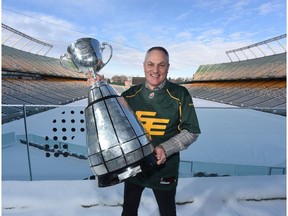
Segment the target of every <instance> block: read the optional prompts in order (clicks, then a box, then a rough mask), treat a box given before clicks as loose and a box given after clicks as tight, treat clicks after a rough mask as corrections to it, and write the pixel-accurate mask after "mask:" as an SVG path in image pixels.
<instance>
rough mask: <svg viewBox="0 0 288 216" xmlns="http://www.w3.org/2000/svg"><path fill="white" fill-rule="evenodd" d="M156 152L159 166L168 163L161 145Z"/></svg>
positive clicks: (156, 148)
mask: <svg viewBox="0 0 288 216" xmlns="http://www.w3.org/2000/svg"><path fill="white" fill-rule="evenodd" d="M154 152H155V155H156V158H157V164H158V165H161V164H164V163H165V162H166V152H165V149H164V148H163V147H162V146H161V145H159V146H156V147H155V149H154Z"/></svg>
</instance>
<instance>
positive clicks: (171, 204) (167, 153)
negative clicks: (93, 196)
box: [122, 47, 200, 216]
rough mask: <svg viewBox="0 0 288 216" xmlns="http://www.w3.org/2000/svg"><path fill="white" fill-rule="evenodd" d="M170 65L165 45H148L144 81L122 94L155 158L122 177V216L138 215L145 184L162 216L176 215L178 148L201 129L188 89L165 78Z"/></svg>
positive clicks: (193, 137) (190, 141) (196, 135)
mask: <svg viewBox="0 0 288 216" xmlns="http://www.w3.org/2000/svg"><path fill="white" fill-rule="evenodd" d="M169 66H170V64H169V54H168V52H167V50H166V49H165V48H163V47H152V48H150V49H149V50H148V51H147V53H146V57H145V61H144V72H145V78H146V82H145V83H144V84H140V85H136V86H132V87H131V88H130V89H128V90H127V91H125V92H123V94H122V96H123V97H124V98H125V99H126V100H127V102H128V104H129V105H130V107H131V108H132V110H133V111H134V112H135V114H136V115H137V117H138V118H139V120H140V121H141V122H142V124H143V126H144V127H145V129H146V130H147V132H148V133H149V134H150V136H151V139H152V144H153V146H154V148H155V149H154V152H155V155H156V158H157V165H155V166H154V167H153V168H152V169H149V170H147V171H143V172H141V173H139V174H138V175H137V176H135V177H132V178H129V179H128V180H126V181H125V183H124V203H123V212H122V216H132V215H133V216H134V215H137V212H138V207H139V203H140V199H141V194H142V192H143V190H144V189H145V187H148V188H151V189H152V190H153V193H154V195H155V198H156V201H157V204H158V207H159V211H160V215H161V216H170V215H171V216H175V215H176V205H175V196H176V186H177V183H178V169H179V161H180V158H179V151H181V150H183V149H186V148H187V147H188V146H189V145H190V144H192V143H193V142H194V141H196V139H197V137H198V135H199V134H200V129H199V124H198V120H197V116H196V113H195V109H194V106H193V102H192V98H191V96H190V94H189V92H188V90H187V89H186V88H184V87H183V86H180V85H177V84H174V83H171V82H169V81H168V80H167V74H168V70H169Z"/></svg>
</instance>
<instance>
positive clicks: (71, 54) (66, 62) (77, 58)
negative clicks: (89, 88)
mask: <svg viewBox="0 0 288 216" xmlns="http://www.w3.org/2000/svg"><path fill="white" fill-rule="evenodd" d="M106 47H109V48H110V56H109V58H108V60H107V61H106V62H105V63H104V62H103V58H102V54H103V51H104V50H105V48H106ZM112 53H113V50H112V46H111V45H110V44H108V43H107V42H103V43H102V46H101V45H100V42H99V41H98V40H96V39H94V38H80V39H78V40H76V41H75V42H73V43H71V44H70V45H69V46H68V48H67V53H65V54H64V55H62V56H61V57H60V63H61V65H62V66H63V67H65V68H68V67H71V66H72V67H74V68H77V69H78V70H79V72H82V73H84V74H87V73H88V72H91V73H92V75H93V76H94V77H95V75H96V74H97V73H98V72H99V71H100V70H101V69H102V68H103V67H104V66H105V65H106V64H107V63H108V62H109V61H110V59H111V57H112Z"/></svg>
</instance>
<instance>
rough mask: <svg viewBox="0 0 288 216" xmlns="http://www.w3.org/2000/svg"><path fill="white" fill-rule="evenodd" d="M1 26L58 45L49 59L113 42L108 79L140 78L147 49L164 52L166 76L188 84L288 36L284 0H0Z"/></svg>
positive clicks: (105, 70) (107, 52)
mask: <svg viewBox="0 0 288 216" xmlns="http://www.w3.org/2000/svg"><path fill="white" fill-rule="evenodd" d="M2 23H4V24H5V25H8V26H9V27H12V28H14V29H16V30H18V31H21V32H23V33H25V34H27V35H29V36H32V37H34V38H37V39H39V40H41V41H44V42H46V43H49V44H52V45H54V47H53V48H52V49H51V51H49V53H48V54H47V55H48V56H52V57H56V58H59V57H60V56H61V55H62V54H64V53H65V52H66V49H67V47H68V46H69V45H70V44H71V43H72V42H74V41H75V40H77V39H79V38H83V37H93V38H95V39H97V40H99V42H100V43H102V42H107V43H109V44H111V46H112V47H113V54H112V59H111V60H110V62H109V63H108V64H107V65H106V66H105V67H104V68H103V69H102V70H101V71H100V74H102V75H104V76H106V77H111V76H113V75H125V76H128V77H130V76H143V75H144V72H143V67H142V63H143V59H144V56H145V52H146V50H147V49H149V48H150V47H152V46H163V47H165V48H166V49H167V50H168V51H169V53H170V64H171V66H170V71H169V74H168V77H171V78H178V77H184V78H186V77H192V75H193V73H195V71H196V70H197V68H198V67H199V65H201V64H214V63H223V62H229V61H230V59H229V58H228V56H227V55H226V53H225V52H226V51H229V50H232V49H237V48H240V47H244V46H248V45H251V44H254V43H257V42H260V41H263V40H267V39H270V38H272V37H276V36H279V35H283V34H285V33H286V0H239V1H234V0H165V1H164V0H163V1H161V0H153V1H152V0H122V1H118V0H81V1H71V0H61V1H55V0H46V1H39V0H37V1H36V0H21V1H20V0H2ZM5 34H6V33H5V32H4V33H3V31H2V36H3V37H2V42H3V39H5V38H6V35H5ZM285 43H286V42H285ZM6 45H9V44H6ZM10 45H11V44H10ZM18 45H19V44H18ZM15 48H16V47H15ZM264 49H265V48H264ZM109 55H110V49H109V48H108V47H107V48H105V49H104V52H103V60H104V61H105V60H107V59H108V56H109Z"/></svg>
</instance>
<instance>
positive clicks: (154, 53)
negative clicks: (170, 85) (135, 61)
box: [143, 47, 170, 89]
mask: <svg viewBox="0 0 288 216" xmlns="http://www.w3.org/2000/svg"><path fill="white" fill-rule="evenodd" d="M143 65H144V72H145V77H146V81H147V84H148V86H149V88H150V89H154V88H155V87H156V86H158V85H160V84H161V83H162V82H163V81H164V80H165V79H166V77H167V74H168V70H169V66H170V64H169V54H168V52H167V50H166V49H165V48H163V47H152V48H150V49H149V50H148V51H147V53H146V56H145V60H144V63H143Z"/></svg>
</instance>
